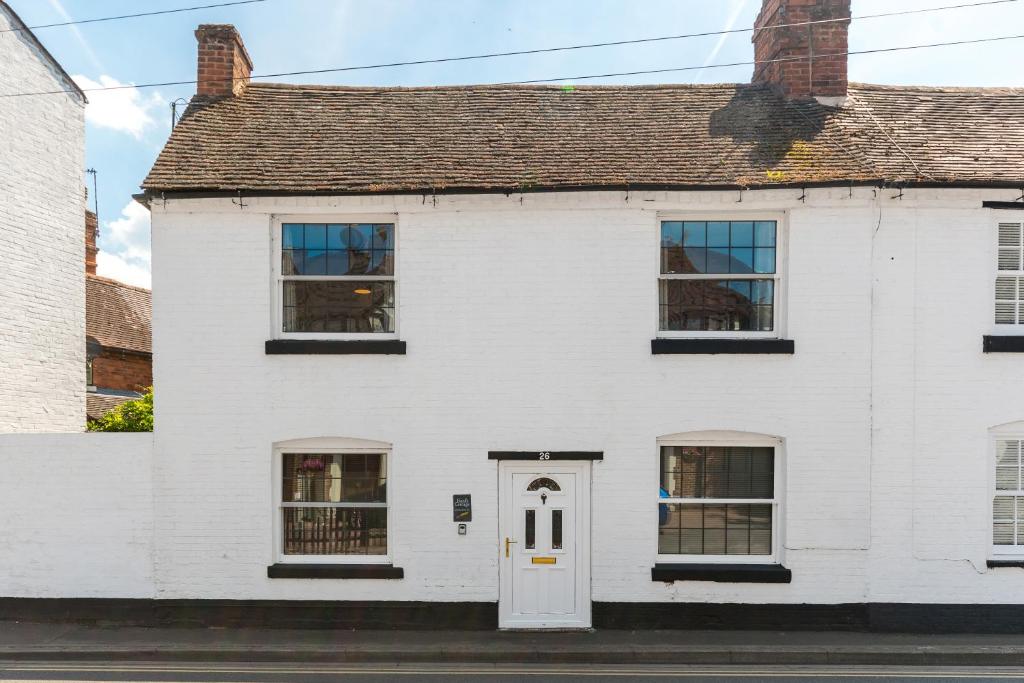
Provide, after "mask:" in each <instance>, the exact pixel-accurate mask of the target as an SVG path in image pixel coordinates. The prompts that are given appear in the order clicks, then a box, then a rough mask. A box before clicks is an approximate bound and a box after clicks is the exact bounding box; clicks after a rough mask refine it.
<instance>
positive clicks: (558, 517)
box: [551, 510, 562, 550]
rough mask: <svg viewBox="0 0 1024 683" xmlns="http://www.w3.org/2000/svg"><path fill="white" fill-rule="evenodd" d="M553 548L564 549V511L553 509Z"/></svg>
mask: <svg viewBox="0 0 1024 683" xmlns="http://www.w3.org/2000/svg"><path fill="white" fill-rule="evenodd" d="M551 549H552V550H561V549H562V511H561V510H552V511H551Z"/></svg>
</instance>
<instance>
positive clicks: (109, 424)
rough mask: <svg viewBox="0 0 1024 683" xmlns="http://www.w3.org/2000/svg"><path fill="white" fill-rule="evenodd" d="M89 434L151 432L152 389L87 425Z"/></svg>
mask: <svg viewBox="0 0 1024 683" xmlns="http://www.w3.org/2000/svg"><path fill="white" fill-rule="evenodd" d="M89 431H90V432H151V431H153V387H150V388H148V389H146V393H144V394H143V395H142V396H140V397H139V398H136V399H132V400H131V401H125V402H124V403H122V404H121V405H119V406H117V407H116V408H112V409H111V410H108V411H107V412H106V414H105V415H103V417H101V418H100V419H98V420H96V421H95V422H90V423H89Z"/></svg>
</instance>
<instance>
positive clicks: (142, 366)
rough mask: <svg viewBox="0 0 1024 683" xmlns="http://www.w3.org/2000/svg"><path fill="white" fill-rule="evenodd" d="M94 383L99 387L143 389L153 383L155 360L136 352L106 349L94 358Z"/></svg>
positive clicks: (128, 389) (129, 389) (124, 389)
mask: <svg viewBox="0 0 1024 683" xmlns="http://www.w3.org/2000/svg"><path fill="white" fill-rule="evenodd" d="M92 383H93V385H94V386H95V387H96V388H98V389H118V390H121V391H141V390H142V389H144V388H145V387H148V386H150V385H152V384H153V361H152V359H151V358H143V357H141V356H137V355H135V354H128V353H125V354H122V353H121V352H119V351H111V350H104V351H103V353H101V354H100V355H99V356H96V357H94V358H93V359H92Z"/></svg>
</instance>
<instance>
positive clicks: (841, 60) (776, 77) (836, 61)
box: [751, 0, 850, 106]
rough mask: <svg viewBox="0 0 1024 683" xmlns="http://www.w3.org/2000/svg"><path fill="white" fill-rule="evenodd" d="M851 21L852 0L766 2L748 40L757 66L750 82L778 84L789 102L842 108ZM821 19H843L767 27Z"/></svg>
mask: <svg viewBox="0 0 1024 683" xmlns="http://www.w3.org/2000/svg"><path fill="white" fill-rule="evenodd" d="M849 17H850V0H764V3H763V4H762V5H761V12H760V14H758V15H757V21H755V22H754V35H753V37H752V38H751V41H752V42H753V43H754V60H755V61H756V62H757V64H756V65H755V66H754V75H753V77H752V78H751V81H752V82H753V83H770V84H773V85H775V86H778V87H779V89H781V91H782V93H783V94H784V95H785V96H786V97H788V98H791V99H806V98H811V97H813V98H815V99H817V100H818V101H819V102H821V103H822V104H827V105H831V106H838V105H841V104H842V103H843V102H844V101H845V99H846V85H847V77H846V61H847V57H846V54H845V53H846V52H847V50H848V47H847V36H848V33H849V29H850V20H849ZM823 19H842V21H834V22H829V23H824V24H806V25H804V26H789V27H788V28H771V27H772V26H780V25H787V24H800V23H803V22H809V21H821V20H823ZM837 53H839V55H838V56H832V57H829V56H823V55H836V54H837ZM772 60H787V61H778V62H773V61H772Z"/></svg>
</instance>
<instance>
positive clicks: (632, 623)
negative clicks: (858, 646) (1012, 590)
mask: <svg viewBox="0 0 1024 683" xmlns="http://www.w3.org/2000/svg"><path fill="white" fill-rule="evenodd" d="M593 618H594V627H595V628H607V629H630V630H632V629H689V630H746V631H870V632H876V633H1024V605H925V604H912V603H880V602H876V603H846V604H839V605H811V604H796V605H790V604H771V605H754V604H702V603H653V602H640V603H622V602H612V603H609V602H595V603H594V606H593Z"/></svg>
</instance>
